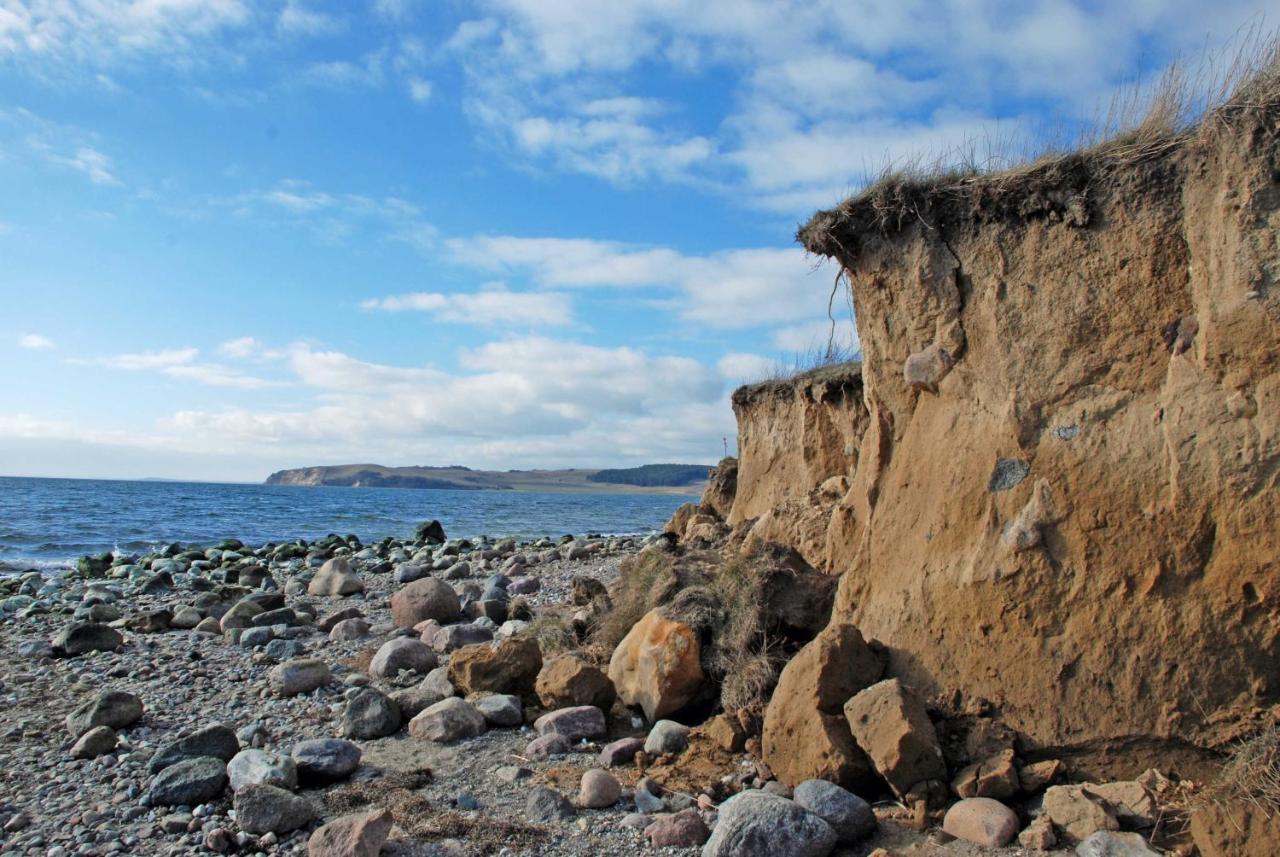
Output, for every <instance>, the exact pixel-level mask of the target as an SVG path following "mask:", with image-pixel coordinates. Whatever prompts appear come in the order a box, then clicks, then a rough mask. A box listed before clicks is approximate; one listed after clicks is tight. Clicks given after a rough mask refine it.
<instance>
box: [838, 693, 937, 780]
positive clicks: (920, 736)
mask: <svg viewBox="0 0 1280 857" xmlns="http://www.w3.org/2000/svg"><path fill="white" fill-rule="evenodd" d="M844 716H845V719H846V720H847V721H848V723H849V729H850V731H852V732H853V738H854V740H855V741H856V742H857V744H858V746H859V747H861V748H862V749H863V751H865V752H866V754H867V756H868V757H869V758H870V759H871V763H872V764H873V765H875V768H876V771H878V772H879V774H880V776H882V777H884V779H885V780H886V781H887V782H888V783H889V785H890V786H891V787H892V788H893V790H894V792H895V793H896V794H898V795H899V796H902V795H905V794H906V793H907V792H909V791H910V790H911V788H912V786H915V785H916V784H917V783H922V782H924V781H926V780H945V779H946V777H947V765H946V762H945V761H943V758H942V750H941V749H940V748H939V746H938V736H937V733H936V732H935V731H934V728H933V721H931V720H930V719H929V713H928V712H927V711H926V710H925V707H924V703H923V702H922V701H921V700H920V698H919V697H917V696H916V695H915V694H914V693H913V692H912V691H911V690H910V689H909V688H907V687H906V686H905V685H903V684H902V682H901V681H899V680H898V679H896V678H892V679H887V680H885V681H881V682H877V683H876V684H873V685H871V687H869V688H867V689H866V690H863V691H860V692H859V693H857V694H856V695H855V696H854V697H853V698H852V699H850V700H849V701H848V702H846V703H845V704H844Z"/></svg>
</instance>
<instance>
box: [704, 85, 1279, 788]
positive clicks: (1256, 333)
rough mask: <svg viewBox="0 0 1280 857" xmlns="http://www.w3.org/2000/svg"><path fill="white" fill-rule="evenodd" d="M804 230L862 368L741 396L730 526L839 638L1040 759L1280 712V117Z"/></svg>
mask: <svg viewBox="0 0 1280 857" xmlns="http://www.w3.org/2000/svg"><path fill="white" fill-rule="evenodd" d="M800 239H801V241H802V242H803V243H804V245H805V246H806V247H807V249H809V250H810V251H811V252H813V253H815V254H820V255H825V256H829V257H831V258H832V259H834V260H835V261H836V262H837V263H839V264H840V265H841V266H842V267H843V269H844V272H845V276H846V277H847V281H848V283H849V285H850V287H851V289H852V296H853V301H854V306H855V309H856V315H857V325H858V333H859V337H860V339H861V342H862V348H863V365H862V369H861V373H860V375H858V376H857V377H856V378H855V377H852V376H851V377H847V378H845V379H844V380H842V381H839V382H838V383H835V384H834V385H827V386H821V385H818V384H810V383H808V382H807V381H803V379H802V380H801V381H800V382H799V383H797V384H794V385H792V386H791V387H790V388H787V387H786V385H781V386H780V385H778V384H776V383H775V384H773V385H765V387H762V388H746V389H744V390H743V391H740V392H739V394H738V395H737V396H735V399H734V406H735V412H736V413H737V415H738V420H739V426H740V439H739V443H740V450H741V460H740V463H739V472H738V489H737V496H736V499H735V501H734V505H733V508H732V510H731V512H730V514H729V516H728V518H729V522H730V523H734V524H740V523H742V522H744V521H749V520H751V519H755V524H754V525H753V526H754V529H753V532H754V533H756V534H757V535H760V536H761V537H767V538H770V539H772V540H775V541H782V542H784V543H788V544H791V545H793V546H795V547H796V548H797V549H799V550H800V551H801V552H802V553H803V554H804V555H805V557H806V559H808V560H809V561H810V562H811V563H813V564H815V565H816V566H819V567H820V568H822V569H824V570H826V571H829V572H832V573H836V574H839V575H841V579H840V587H839V591H838V595H837V599H836V606H835V610H834V613H833V619H832V625H833V626H843V625H848V626H855V627H856V628H858V629H859V630H860V631H861V633H862V635H863V636H864V637H866V639H868V640H872V639H874V640H878V641H879V642H880V643H881V644H883V646H884V647H885V649H886V650H887V652H888V658H889V668H888V673H887V674H888V675H891V676H895V677H900V678H902V679H903V680H904V682H906V683H908V684H909V685H911V686H912V687H914V688H916V689H917V690H919V691H920V692H922V693H924V694H925V695H927V696H929V697H931V698H933V699H935V700H950V701H951V703H953V704H955V705H957V706H961V707H963V706H965V705H971V704H972V705H989V706H990V708H991V709H992V710H994V711H995V712H997V713H998V715H999V717H1000V718H1002V719H1003V720H1004V722H1005V723H1006V724H1007V725H1009V726H1011V727H1012V728H1013V729H1014V730H1015V731H1016V732H1017V733H1018V734H1019V736H1020V740H1021V742H1022V745H1023V748H1024V750H1025V751H1026V752H1027V753H1028V754H1029V755H1031V756H1035V755H1040V754H1043V755H1048V754H1051V753H1053V754H1063V755H1066V756H1068V757H1072V756H1075V757H1078V758H1080V759H1082V760H1084V759H1089V758H1095V759H1096V758H1099V757H1102V756H1107V755H1110V756H1111V757H1113V758H1118V759H1132V760H1133V764H1134V765H1138V764H1144V763H1145V761H1147V760H1149V759H1150V758H1151V754H1152V753H1155V754H1159V753H1165V754H1166V758H1167V754H1168V753H1171V752H1173V751H1175V750H1176V749H1178V748H1189V747H1213V746H1219V745H1221V744H1222V743H1223V742H1224V741H1226V740H1228V739H1230V738H1231V737H1233V736H1234V735H1237V734H1239V733H1240V732H1242V731H1243V730H1245V729H1247V728H1248V727H1249V726H1250V724H1252V723H1254V722H1256V721H1257V720H1258V719H1259V718H1261V717H1263V716H1265V715H1266V714H1267V713H1268V712H1269V711H1271V710H1275V709H1276V706H1277V704H1278V703H1280V675H1278V674H1277V671H1276V664H1277V663H1278V662H1280V661H1278V660H1277V658H1278V657H1280V639H1278V638H1280V101H1278V100H1276V99H1274V98H1268V99H1265V100H1263V101H1262V102H1261V103H1259V101H1258V100H1257V99H1254V100H1252V101H1250V102H1249V103H1233V104H1232V105H1228V107H1227V108H1224V109H1223V110H1221V111H1219V112H1218V113H1216V114H1215V115H1213V116H1211V117H1210V118H1209V119H1207V120H1206V121H1205V122H1204V123H1202V124H1201V125H1200V126H1199V127H1198V128H1197V129H1195V130H1194V131H1192V132H1189V133H1187V134H1186V135H1183V136H1181V137H1178V138H1176V139H1173V140H1170V141H1166V142H1165V143H1164V144H1162V145H1159V146H1156V145H1146V146H1137V145H1135V146H1132V147H1124V146H1115V147H1112V148H1110V149H1108V150H1107V151H1096V152H1090V153H1083V154H1080V155H1075V156H1071V157H1067V158H1062V159H1058V160H1055V161H1051V162H1047V163H1043V164H1039V165H1036V166H1033V167H1029V168H1026V169H1024V170H1021V171H1019V172H1018V173H1015V174H1003V175H998V176H984V177H975V178H972V179H963V180H956V181H952V182H949V183H947V182H933V183H927V182H922V183H918V184H912V183H910V182H899V183H893V182H890V183H886V184H885V185H882V186H880V187H877V188H873V189H871V190H870V191H868V192H867V193H866V194H864V195H862V196H860V197H857V198H854V199H851V200H850V201H848V202H846V203H844V204H843V205H841V206H840V207H838V208H836V209H834V210H832V211H828V212H823V213H820V214H819V215H817V216H815V218H814V219H813V221H811V222H810V223H809V224H808V225H807V226H806V227H805V228H804V229H803V230H802V231H801V234H800ZM842 480H844V481H842ZM748 526H752V525H750V524H748ZM814 674H815V675H816V674H817V673H814ZM794 679H795V677H793V681H792V683H794ZM797 704H801V703H797ZM1148 751H1149V752H1148Z"/></svg>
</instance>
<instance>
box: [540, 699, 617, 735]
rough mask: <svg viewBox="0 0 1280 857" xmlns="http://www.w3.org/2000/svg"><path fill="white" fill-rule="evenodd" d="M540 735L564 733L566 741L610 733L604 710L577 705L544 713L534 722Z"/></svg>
mask: <svg viewBox="0 0 1280 857" xmlns="http://www.w3.org/2000/svg"><path fill="white" fill-rule="evenodd" d="M533 728H534V729H535V730H537V732H538V734H539V735H562V736H564V738H565V740H566V741H570V742H574V741H580V740H581V739H583V738H602V737H604V736H605V735H606V734H607V733H608V726H607V724H606V723H605V718H604V712H603V711H601V710H600V709H598V708H596V707H595V706H594V705H576V706H574V707H573V708H561V709H560V710H559V711H552V712H549V713H547V714H544V715H542V716H541V717H539V718H538V719H537V720H535V721H534V722H533Z"/></svg>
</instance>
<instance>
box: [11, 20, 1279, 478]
mask: <svg viewBox="0 0 1280 857" xmlns="http://www.w3.org/2000/svg"><path fill="white" fill-rule="evenodd" d="M1269 5H1270V4H1269V3H1267V2H1261V0H1219V2H1216V3H1213V4H1209V3H1204V2H1199V0H1131V2H1126V3H1112V2H1101V0H1098V2H1068V0H1043V2H1032V0H1027V2H1022V0H1016V1H1014V2H1010V1H1009V0H1006V2H994V1H993V0H985V2H984V0H832V2H825V0H809V2H804V3H792V2H784V0H774V2H755V0H696V2H694V0H646V2H628V0H615V2H598V0H593V2H583V0H478V2H470V3H468V2H461V0H458V2H445V0H434V2H433V0H342V2H332V3H325V2H321V0H287V2H281V0H264V1H263V2H254V0H0V189H2V192H0V307H2V308H3V309H2V311H0V389H3V391H4V396H3V399H2V400H0V473H3V474H12V475H48V476H100V477H126V478H127V477H188V478H199V479H218V480H257V479H261V478H263V477H264V476H265V475H266V474H267V473H268V472H270V471H271V470H274V469H277V468H282V467H291V466H299V465H305V464H318V463H339V462H349V461H376V462H381V463H388V464H415V463H418V464H450V463H461V464H469V465H472V466H477V467H500V468H506V467H541V466H580V467H587V466H606V465H627V464H636V463H643V462H651V461H699V462H703V461H714V460H715V459H717V458H718V457H719V455H720V453H721V438H722V437H724V436H726V435H728V436H729V437H730V438H731V439H732V435H733V433H734V426H733V418H732V414H731V412H730V410H729V407H728V404H727V396H728V393H729V392H730V391H731V390H732V388H733V386H734V385H736V384H737V383H739V382H740V381H742V380H743V379H751V378H755V377H759V376H760V375H762V374H763V373H765V372H767V371H768V370H769V367H770V366H772V365H774V364H776V363H777V362H778V361H782V362H784V363H785V362H788V361H790V360H791V359H792V358H791V355H793V354H794V353H795V352H796V351H804V350H806V349H809V348H810V347H813V346H815V345H818V344H820V343H822V342H825V339H826V331H827V327H828V324H827V322H826V318H827V299H828V294H829V290H830V288H831V283H832V279H833V275H834V271H832V270H831V269H829V268H824V267H821V266H818V265H817V264H816V262H815V260H813V259H809V258H806V257H805V255H804V253H803V252H802V251H801V250H800V249H799V248H798V247H796V245H795V244H794V243H793V240H792V236H793V233H794V230H795V227H796V225H797V224H798V223H800V222H802V221H803V220H805V219H806V218H807V217H808V215H809V214H810V213H812V212H813V210H815V209H816V208H818V207H823V206H829V205H831V204H833V203H835V202H837V201H838V200H839V199H841V198H842V197H843V196H844V195H846V194H847V193H849V192H850V191H852V190H855V189H857V188H858V187H859V185H860V184H861V183H863V182H864V180H865V179H866V177H867V176H868V175H873V174H875V173H876V172H878V171H879V170H880V169H882V168H883V167H884V166H885V165H886V164H894V163H901V162H902V161H903V160H905V159H907V158H910V157H912V156H913V155H915V154H917V153H920V152H929V153H935V154H936V153H940V152H942V153H945V152H948V151H951V150H952V149H954V148H955V147H964V146H965V145H966V143H967V142H969V141H979V142H981V141H985V140H993V139H995V140H1000V139H1005V138H1007V137H1009V136H1014V137H1018V136H1019V135H1021V136H1022V137H1026V136H1031V137H1034V136H1035V134H1036V133H1037V132H1036V131H1035V129H1037V128H1048V127H1052V128H1062V127H1064V126H1066V127H1070V126H1071V125H1073V124H1074V123H1076V122H1078V121H1081V120H1087V119H1088V118H1089V117H1092V116H1094V115H1096V114H1097V112H1098V110H1099V105H1100V104H1105V103H1106V101H1107V100H1108V99H1109V98H1110V96H1111V94H1112V93H1113V92H1115V91H1116V90H1117V88H1119V87H1125V86H1128V85H1131V84H1132V82H1133V81H1134V80H1135V79H1137V80H1141V79H1145V78H1150V77H1151V76H1152V75H1153V74H1154V73H1155V71H1156V70H1158V69H1160V68H1162V67H1163V66H1164V65H1165V64H1166V63H1168V62H1169V61H1170V60H1171V59H1172V58H1174V57H1175V56H1177V55H1179V54H1184V55H1185V54H1188V53H1190V54H1192V55H1199V54H1202V53H1203V52H1204V51H1205V50H1206V49H1210V50H1212V49H1214V48H1215V47H1216V46H1218V45H1221V44H1223V43H1225V42H1228V41H1230V40H1231V39H1233V38H1238V36H1239V32H1240V30H1241V28H1242V27H1243V28H1247V27H1250V26H1254V27H1256V26H1259V25H1260V24H1265V22H1263V19H1262V18H1261V17H1260V16H1261V14H1262V11H1263V10H1264V9H1265V8H1266V7H1268V6H1269ZM835 309H836V312H835V315H836V318H837V320H838V322H839V328H838V336H839V337H840V338H841V339H842V340H845V341H848V340H850V339H851V338H852V336H853V333H852V324H851V321H850V310H849V308H848V305H847V303H840V302H837V305H836V308H835Z"/></svg>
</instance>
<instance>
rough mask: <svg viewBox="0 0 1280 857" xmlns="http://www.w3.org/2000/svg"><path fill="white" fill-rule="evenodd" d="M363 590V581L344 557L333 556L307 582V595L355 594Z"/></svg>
mask: <svg viewBox="0 0 1280 857" xmlns="http://www.w3.org/2000/svg"><path fill="white" fill-rule="evenodd" d="M357 592H364V581H363V580H361V579H360V576H359V575H358V574H356V573H355V572H354V571H352V570H351V564H350V563H349V562H347V558H346V557H341V556H335V557H334V558H333V559H331V560H329V561H328V562H326V563H325V564H324V565H322V566H320V570H319V571H317V572H316V576H315V577H313V578H311V582H310V583H309V584H307V594H308V595H355V594H356V593H357Z"/></svg>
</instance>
